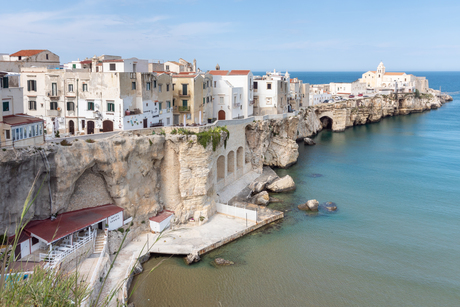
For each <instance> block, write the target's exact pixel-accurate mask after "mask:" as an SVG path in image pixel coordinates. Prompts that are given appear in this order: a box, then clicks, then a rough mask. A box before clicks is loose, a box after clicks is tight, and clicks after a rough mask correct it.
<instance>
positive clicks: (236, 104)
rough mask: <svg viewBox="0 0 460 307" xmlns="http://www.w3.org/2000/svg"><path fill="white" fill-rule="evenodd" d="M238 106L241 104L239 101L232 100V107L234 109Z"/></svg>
mask: <svg viewBox="0 0 460 307" xmlns="http://www.w3.org/2000/svg"><path fill="white" fill-rule="evenodd" d="M240 106H241V103H240V102H234V103H233V108H234V109H237V108H239V107H240Z"/></svg>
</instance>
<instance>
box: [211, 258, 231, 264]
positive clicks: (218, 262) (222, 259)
mask: <svg viewBox="0 0 460 307" xmlns="http://www.w3.org/2000/svg"><path fill="white" fill-rule="evenodd" d="M214 262H215V263H216V264H217V265H233V264H235V263H234V262H233V261H230V260H225V259H224V258H216V259H214Z"/></svg>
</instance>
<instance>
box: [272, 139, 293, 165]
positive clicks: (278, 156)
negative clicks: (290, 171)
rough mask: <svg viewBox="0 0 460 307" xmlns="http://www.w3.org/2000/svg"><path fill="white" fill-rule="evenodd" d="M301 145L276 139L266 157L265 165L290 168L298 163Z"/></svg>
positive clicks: (273, 140)
mask: <svg viewBox="0 0 460 307" xmlns="http://www.w3.org/2000/svg"><path fill="white" fill-rule="evenodd" d="M298 157H299V145H297V143H296V142H295V141H293V140H290V139H282V138H279V137H274V138H273V139H272V141H271V142H270V145H269V147H268V150H267V151H266V152H265V155H264V165H269V166H277V167H280V168H288V167H289V166H291V165H292V164H294V163H296V162H297V158H298Z"/></svg>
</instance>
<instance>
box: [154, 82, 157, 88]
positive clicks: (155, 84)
mask: <svg viewBox="0 0 460 307" xmlns="http://www.w3.org/2000/svg"><path fill="white" fill-rule="evenodd" d="M153 88H157V80H153Z"/></svg>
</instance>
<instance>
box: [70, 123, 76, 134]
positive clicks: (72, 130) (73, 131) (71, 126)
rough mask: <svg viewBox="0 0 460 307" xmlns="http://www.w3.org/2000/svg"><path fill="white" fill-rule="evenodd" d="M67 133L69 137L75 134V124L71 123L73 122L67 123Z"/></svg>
mask: <svg viewBox="0 0 460 307" xmlns="http://www.w3.org/2000/svg"><path fill="white" fill-rule="evenodd" d="M69 133H70V134H71V135H74V134H75V123H74V122H73V120H71V121H69Z"/></svg>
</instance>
